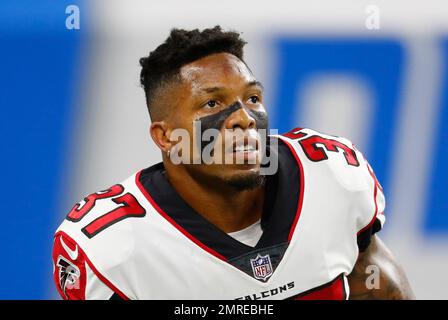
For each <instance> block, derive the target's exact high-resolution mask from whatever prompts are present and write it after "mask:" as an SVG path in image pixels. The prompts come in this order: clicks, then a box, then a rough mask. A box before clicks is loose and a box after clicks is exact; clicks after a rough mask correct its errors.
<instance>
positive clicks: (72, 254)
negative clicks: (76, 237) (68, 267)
mask: <svg viewBox="0 0 448 320" xmlns="http://www.w3.org/2000/svg"><path fill="white" fill-rule="evenodd" d="M59 239H60V240H61V245H62V247H63V248H64V250H65V251H66V252H67V254H68V255H69V256H70V258H71V259H72V260H76V259H77V258H78V245H76V249H75V250H72V249H70V247H69V246H68V245H66V244H65V242H64V240H62V237H61V238H59Z"/></svg>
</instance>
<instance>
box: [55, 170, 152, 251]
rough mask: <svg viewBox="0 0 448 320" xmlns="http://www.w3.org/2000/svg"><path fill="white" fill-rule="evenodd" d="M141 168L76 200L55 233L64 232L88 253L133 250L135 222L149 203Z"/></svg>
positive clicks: (145, 212) (143, 214)
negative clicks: (141, 181) (143, 184)
mask: <svg viewBox="0 0 448 320" xmlns="http://www.w3.org/2000/svg"><path fill="white" fill-rule="evenodd" d="M139 174H140V172H137V173H135V174H133V175H131V176H130V177H128V178H127V179H125V180H124V181H122V182H120V183H116V184H114V185H112V186H110V187H108V188H105V189H103V190H100V191H97V192H93V193H90V194H88V195H87V196H85V197H84V198H83V199H82V200H81V201H79V202H77V203H76V204H75V205H74V206H73V207H72V208H71V210H70V211H69V212H68V214H67V215H66V217H65V219H64V221H63V222H62V223H61V225H60V226H59V228H58V229H57V231H56V233H55V238H57V237H58V236H61V235H65V236H66V237H67V238H69V239H70V241H71V242H74V243H76V245H78V246H79V247H81V248H82V249H83V250H84V251H85V252H86V254H87V255H89V254H92V255H96V253H97V252H101V253H103V254H102V256H109V257H111V256H112V255H108V254H104V253H107V252H108V251H111V252H112V251H113V253H114V254H113V256H115V257H119V256H120V254H119V252H120V251H123V254H124V255H126V254H127V253H128V252H129V250H132V245H133V243H134V241H135V240H134V239H135V232H134V229H135V226H134V224H135V223H138V222H137V221H139V220H141V218H144V217H145V216H146V215H147V210H148V206H147V204H146V202H145V201H146V199H145V196H144V195H143V193H142V192H141V191H140V188H139V185H138V183H137V180H138V176H139Z"/></svg>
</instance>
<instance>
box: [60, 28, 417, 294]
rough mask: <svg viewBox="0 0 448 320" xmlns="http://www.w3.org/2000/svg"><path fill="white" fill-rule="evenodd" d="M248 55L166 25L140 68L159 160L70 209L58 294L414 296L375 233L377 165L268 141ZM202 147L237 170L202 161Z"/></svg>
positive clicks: (312, 144) (319, 142) (228, 35)
mask: <svg viewBox="0 0 448 320" xmlns="http://www.w3.org/2000/svg"><path fill="white" fill-rule="evenodd" d="M244 45H245V42H244V41H243V40H242V39H241V38H240V35H239V34H238V33H236V32H226V31H223V30H222V29H221V28H220V27H219V26H217V27H214V28H210V29H205V30H203V31H199V30H197V29H196V30H191V31H187V30H180V29H173V30H172V31H171V34H170V35H169V37H168V38H167V39H166V41H165V42H164V43H163V44H161V45H160V46H159V47H157V48H156V49H155V50H154V51H152V52H151V53H150V54H149V55H148V56H147V57H144V58H142V59H140V64H141V66H142V70H141V84H142V86H143V88H144V91H145V94H146V104H147V107H148V110H149V114H150V118H151V125H150V130H149V131H150V135H151V137H152V139H153V141H154V142H155V144H156V145H157V146H158V148H159V149H160V151H161V153H162V162H160V163H158V164H155V165H153V166H150V167H148V168H146V169H143V170H141V171H139V172H137V173H135V174H134V175H132V176H131V177H129V178H128V179H126V180H125V181H123V182H121V183H117V184H115V185H113V186H110V187H109V188H106V189H104V190H102V191H99V192H95V193H92V194H90V195H88V196H86V197H85V198H84V199H83V200H82V201H80V202H79V203H77V204H75V205H74V207H73V208H72V210H71V211H70V212H69V213H68V215H67V217H66V219H65V220H64V222H63V223H62V225H61V226H60V227H59V229H58V230H57V232H56V234H55V237H54V248H53V266H54V281H55V283H56V286H57V289H58V291H59V293H60V295H61V296H62V298H64V299H247V300H260V299H335V300H343V299H348V298H350V299H411V298H413V293H412V291H411V288H410V286H409V283H408V280H407V279H406V276H405V274H404V272H403V270H402V268H401V267H400V266H399V265H398V264H397V262H396V261H395V259H394V257H393V256H392V254H391V253H390V251H389V250H388V249H387V247H386V246H385V244H384V243H383V242H382V241H381V240H380V239H379V238H378V237H377V236H376V235H375V233H376V232H378V231H379V230H380V229H381V228H382V226H383V224H384V222H385V216H384V209H385V200H384V195H383V191H382V188H381V186H380V184H379V182H378V181H377V179H376V177H375V175H374V173H373V171H372V168H371V167H370V166H369V164H368V163H367V161H366V160H365V159H364V157H363V155H362V154H361V153H360V152H359V151H358V150H357V149H356V148H355V147H354V145H353V144H352V143H351V142H350V141H349V140H347V139H345V138H341V137H335V136H330V135H327V134H323V133H319V132H316V131H313V130H311V129H307V128H295V129H293V130H291V131H290V132H288V133H285V134H283V135H269V136H267V137H266V136H265V135H264V134H263V130H265V131H266V130H267V129H268V116H267V113H266V109H265V107H264V105H263V103H264V101H263V86H262V85H261V83H260V82H259V81H257V79H256V78H255V76H254V74H253V73H252V71H251V70H250V69H249V67H248V66H247V64H246V63H245V62H244V59H243V47H244ZM282 116H284V117H288V116H289V115H282ZM207 130H209V131H210V130H212V131H213V130H215V132H218V133H219V135H218V136H215V137H214V139H210V137H208V139H207V138H205V139H204V135H206V132H207ZM229 132H235V133H236V135H235V137H236V138H235V137H234V138H235V139H234V138H232V139H231V140H228V139H227V138H226V137H227V135H226V134H227V133H229ZM198 136H199V137H200V140H197V137H198ZM212 140H213V141H212ZM198 141H199V142H198ZM204 141H206V142H210V143H209V144H208V145H204ZM229 141H230V143H228V142H229ZM263 141H265V143H263ZM212 142H213V143H212ZM210 145H212V147H213V148H211V149H212V150H213V151H212V152H210V153H209V154H210V155H211V158H212V160H213V159H214V160H216V159H217V158H219V157H216V155H219V154H220V155H221V156H225V157H226V159H231V160H232V161H221V162H220V161H208V160H210V159H208V160H207V161H206V159H205V158H202V155H204V154H206V152H205V151H206V149H207V147H208V148H209V150H210ZM198 155H199V158H198ZM237 158H239V159H240V160H241V161H239V162H238V161H235V159H237ZM179 159H180V160H181V161H179ZM267 168H274V170H272V172H269V170H267Z"/></svg>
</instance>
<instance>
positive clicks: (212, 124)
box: [195, 101, 268, 136]
mask: <svg viewBox="0 0 448 320" xmlns="http://www.w3.org/2000/svg"><path fill="white" fill-rule="evenodd" d="M242 108H243V105H242V104H241V103H240V102H238V101H237V102H234V103H232V104H231V105H230V106H228V107H227V108H225V109H224V110H222V111H219V112H217V113H214V114H211V115H209V116H205V117H202V118H199V119H196V120H195V121H200V122H201V136H202V134H203V133H204V131H205V130H207V129H216V130H221V128H222V126H223V124H224V122H225V121H226V119H227V118H228V117H230V115H231V114H232V113H234V112H235V111H237V110H239V109H242ZM246 111H247V113H249V114H250V115H251V117H252V118H254V120H255V123H256V127H257V129H267V128H268V116H267V114H266V112H262V111H255V110H251V109H248V108H246Z"/></svg>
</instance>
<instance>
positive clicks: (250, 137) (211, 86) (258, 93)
mask: <svg viewBox="0 0 448 320" xmlns="http://www.w3.org/2000/svg"><path fill="white" fill-rule="evenodd" d="M180 78H181V82H180V83H179V84H176V85H174V88H173V89H172V90H169V91H168V92H170V95H171V97H169V99H170V100H171V101H172V103H173V106H174V107H173V108H171V112H170V115H169V116H168V119H167V121H166V122H167V124H168V126H169V127H170V129H171V130H174V129H179V128H182V129H185V130H186V131H188V133H189V136H190V137H191V139H190V143H191V149H190V150H191V154H192V157H191V159H192V160H193V158H194V156H193V155H200V154H201V152H203V151H204V150H203V149H204V146H205V145H206V144H209V143H210V142H209V141H205V142H202V146H201V144H199V145H198V144H197V143H196V142H195V137H196V139H197V137H198V135H202V134H203V133H204V131H206V130H207V129H212V130H215V132H218V131H219V132H220V134H221V135H220V138H219V139H218V140H217V141H215V144H214V151H213V152H212V154H213V155H214V156H215V160H216V159H217V158H219V159H221V160H222V163H220V164H219V163H218V164H217V163H212V164H204V163H203V162H201V163H199V164H181V165H184V166H186V168H187V170H188V171H189V172H190V173H191V174H192V175H195V176H196V177H197V178H202V179H209V180H212V181H213V180H216V179H218V180H220V181H225V182H227V183H229V184H231V185H234V186H235V187H237V188H240V189H245V188H249V187H254V186H256V185H257V184H258V183H259V182H260V181H261V179H260V176H259V173H260V161H261V152H262V150H261V147H260V143H259V133H258V132H257V129H267V114H266V110H265V108H264V106H263V95H262V93H263V92H262V87H261V84H260V83H259V82H257V81H256V79H255V77H254V76H253V74H252V73H251V71H250V70H249V69H248V68H247V66H246V65H245V64H244V63H243V62H242V61H241V60H239V59H238V58H237V57H235V56H233V55H231V54H227V53H219V54H213V55H210V56H207V57H204V58H202V59H199V60H196V61H194V62H192V63H189V64H187V65H185V66H183V67H182V68H181V70H180ZM199 125H200V130H199ZM229 133H233V134H234V135H235V136H236V137H237V139H235V138H232V137H230V140H229ZM196 141H197V140H196ZM257 141H258V143H257ZM237 159H238V161H237ZM229 160H230V161H229ZM193 161H194V160H193Z"/></svg>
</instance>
